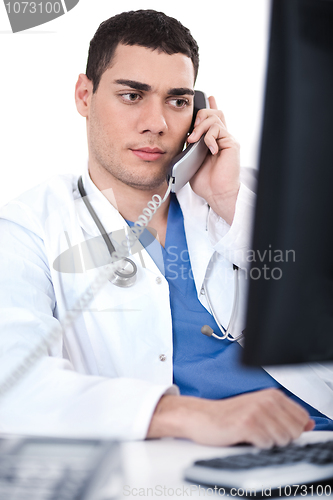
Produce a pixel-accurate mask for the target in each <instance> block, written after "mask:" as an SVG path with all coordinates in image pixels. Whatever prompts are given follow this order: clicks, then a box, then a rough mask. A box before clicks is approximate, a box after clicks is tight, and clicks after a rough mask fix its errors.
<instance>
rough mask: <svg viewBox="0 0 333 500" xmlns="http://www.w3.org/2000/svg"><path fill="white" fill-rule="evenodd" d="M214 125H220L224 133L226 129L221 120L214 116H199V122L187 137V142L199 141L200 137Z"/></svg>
mask: <svg viewBox="0 0 333 500" xmlns="http://www.w3.org/2000/svg"><path fill="white" fill-rule="evenodd" d="M214 124H218V125H220V126H221V127H222V128H224V129H225V131H226V133H228V132H227V129H226V128H225V126H224V125H223V123H222V121H221V119H220V118H219V116H217V115H216V114H213V115H212V114H206V116H204V115H201V116H200V119H199V121H198V122H197V121H196V123H195V125H194V130H193V132H192V133H191V134H190V135H189V136H188V138H187V140H188V142H196V141H198V140H199V139H200V137H201V136H202V135H203V134H205V133H206V132H207V131H208V130H209V129H210V127H212V126H213V125H214Z"/></svg>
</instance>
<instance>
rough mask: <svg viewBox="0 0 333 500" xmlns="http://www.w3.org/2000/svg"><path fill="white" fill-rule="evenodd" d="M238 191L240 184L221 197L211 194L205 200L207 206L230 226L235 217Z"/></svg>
mask: <svg viewBox="0 0 333 500" xmlns="http://www.w3.org/2000/svg"><path fill="white" fill-rule="evenodd" d="M239 189H240V183H237V185H236V186H235V187H234V188H232V189H230V190H229V191H228V192H226V193H223V194H221V195H216V194H212V195H211V196H210V197H209V199H207V200H206V201H207V203H208V205H209V206H210V207H211V208H212V210H214V212H215V213H216V214H217V215H218V216H219V217H221V218H222V219H223V220H225V221H226V222H227V224H229V226H231V224H232V221H233V219H234V216H235V210H236V202H237V196H238V193H239Z"/></svg>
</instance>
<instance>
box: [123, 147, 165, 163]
mask: <svg viewBox="0 0 333 500" xmlns="http://www.w3.org/2000/svg"><path fill="white" fill-rule="evenodd" d="M131 151H132V153H134V154H135V155H136V156H138V157H139V158H141V160H144V161H156V160H159V159H160V158H162V156H163V155H164V154H165V151H162V150H161V149H159V148H137V149H131Z"/></svg>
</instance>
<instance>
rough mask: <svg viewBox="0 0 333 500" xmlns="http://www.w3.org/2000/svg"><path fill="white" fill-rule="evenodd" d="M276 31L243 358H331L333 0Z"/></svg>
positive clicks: (316, 0) (288, 12)
mask: <svg viewBox="0 0 333 500" xmlns="http://www.w3.org/2000/svg"><path fill="white" fill-rule="evenodd" d="M270 30H271V31H270V42H269V57H268V65H267V77H266V93H265V101H264V114H263V125H262V136H261V146H260V160H259V179H258V199H257V207H256V214H255V224H254V232H253V244H252V250H251V251H250V252H249V259H248V260H250V261H251V268H250V270H249V273H248V276H249V279H250V284H249V297H248V308H247V324H246V335H245V349H244V362H245V363H246V364H248V365H276V364H288V363H302V362H312V361H325V360H333V1H332V0H273V2H272V10H271V27H270Z"/></svg>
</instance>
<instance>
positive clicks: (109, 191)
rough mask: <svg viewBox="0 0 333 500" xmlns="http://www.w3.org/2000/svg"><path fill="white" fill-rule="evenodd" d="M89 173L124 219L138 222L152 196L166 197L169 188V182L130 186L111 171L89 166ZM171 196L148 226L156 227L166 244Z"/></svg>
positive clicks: (161, 240) (161, 239) (161, 241)
mask: <svg viewBox="0 0 333 500" xmlns="http://www.w3.org/2000/svg"><path fill="white" fill-rule="evenodd" d="M89 175H90V178H91V180H92V182H93V183H94V184H95V186H96V187H97V188H98V189H99V190H100V191H101V192H102V194H103V195H104V196H105V197H106V198H107V199H108V201H109V202H110V203H111V204H112V205H113V206H114V207H115V208H116V209H117V210H118V212H119V213H120V214H121V215H122V216H123V217H124V219H126V220H129V221H132V222H136V221H137V220H138V217H139V216H140V215H141V214H142V211H143V209H144V208H146V207H147V204H148V202H149V201H151V200H152V197H153V196H154V195H155V194H157V195H159V196H161V198H162V199H163V198H164V195H165V193H166V190H167V187H168V186H167V182H165V183H163V184H162V185H160V186H159V187H157V188H154V189H147V190H142V189H139V188H136V187H133V186H128V185H126V184H124V183H123V182H121V181H119V180H118V179H116V178H115V177H113V175H112V174H110V173H109V172H106V171H104V172H96V171H95V170H94V169H91V168H89ZM169 203H170V197H168V198H167V200H166V201H165V202H164V203H163V204H162V205H161V206H160V207H159V208H158V210H157V211H156V213H155V214H154V216H153V217H152V219H151V220H150V221H149V223H148V226H149V227H151V228H153V229H155V231H156V232H157V235H158V240H159V241H160V243H161V244H162V245H163V246H164V242H165V235H166V225H167V219H168V209H169Z"/></svg>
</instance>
